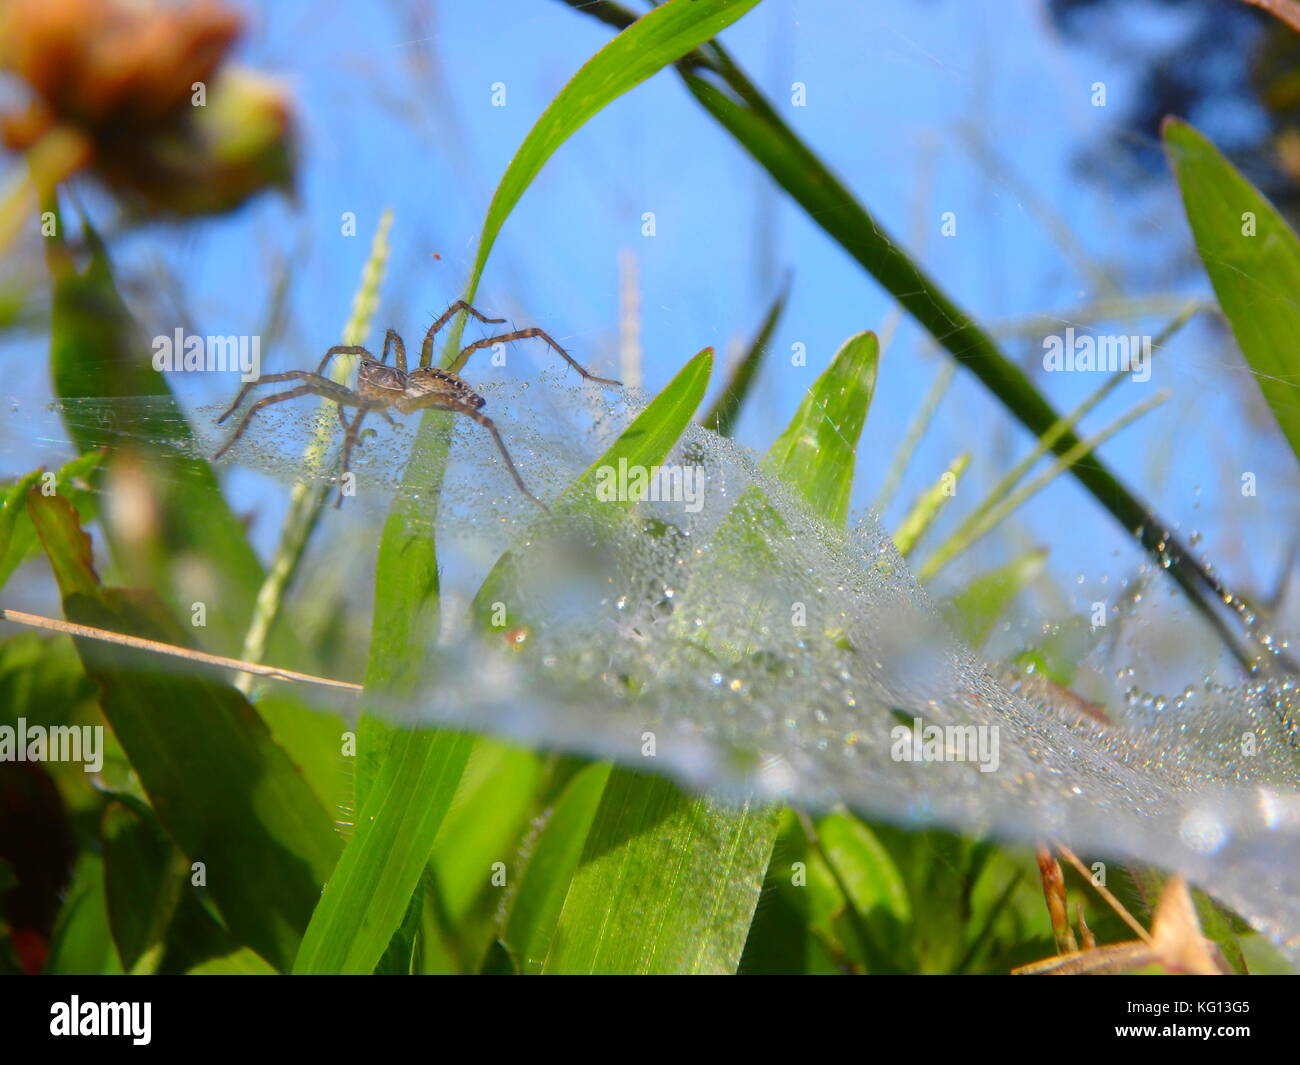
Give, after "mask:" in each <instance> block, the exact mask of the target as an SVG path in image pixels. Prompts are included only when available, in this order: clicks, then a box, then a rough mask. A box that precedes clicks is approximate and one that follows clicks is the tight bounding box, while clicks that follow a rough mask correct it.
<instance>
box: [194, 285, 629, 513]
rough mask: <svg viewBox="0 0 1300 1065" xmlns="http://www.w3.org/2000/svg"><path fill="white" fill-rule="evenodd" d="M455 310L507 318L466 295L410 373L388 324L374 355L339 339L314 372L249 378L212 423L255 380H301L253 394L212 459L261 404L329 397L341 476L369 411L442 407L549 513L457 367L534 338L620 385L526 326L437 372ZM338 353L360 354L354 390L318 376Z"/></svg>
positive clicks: (495, 321)
mask: <svg viewBox="0 0 1300 1065" xmlns="http://www.w3.org/2000/svg"><path fill="white" fill-rule="evenodd" d="M458 311H465V312H467V313H468V314H471V315H473V316H474V317H475V318H477V319H478V320H479V321H480V322H486V323H488V324H489V325H499V324H501V323H502V322H504V321H505V319H504V318H488V317H487V316H486V315H483V314H480V313H479V312H478V311H476V310H475V309H474V308H473V307H471V306H470V305H469V304H468V303H466V302H465V301H464V300H457V301H456V302H455V303H453V304H452V305H451V306H450V307H448V308H447V310H446V311H444V312H443V314H442V316H441V317H439V318H438V319H437V321H435V322H434V323H433V325H431V326H430V327H429V331H428V332H427V333H426V334H425V335H424V343H423V344H422V345H421V346H420V365H419V366H417V367H416V368H415V369H413V370H409V371H408V370H407V368H406V345H405V343H403V341H402V338H401V336H399V335H398V333H397V331H396V330H394V329H389V330H388V331H387V332H386V333H385V335H384V350H383V354H382V355H381V356H380V358H379V359H378V360H376V359H375V357H374V356H373V355H371V354H370V352H369V351H367V350H366V349H365V348H363V347H360V346H358V345H353V344H338V345H335V346H334V347H332V348H330V349H329V350H328V351H327V352H325V357H324V358H323V359H321V362H320V366H318V367H317V368H316V372H315V373H309V372H307V371H306V370H285V371H284V372H283V373H268V374H262V376H261V377H259V378H257V380H255V381H249V382H248V383H247V384H246V385H244V387H243V388H241V389H240V390H239V395H237V396H236V397H235V402H234V403H232V404H231V405H230V409H229V410H227V411H226V413H225V414H223V415H222V416H221V417H220V418H218V419H217V424H218V425H220V424H221V423H222V422H224V421H225V420H226V419H227V418H229V417H230V416H231V415H232V414H233V413H234V412H235V411H236V410H237V409H238V407H239V405H240V404H241V403H242V402H243V401H244V397H245V396H246V395H247V394H248V391H249V389H251V388H256V387H257V386H258V385H268V384H272V383H274V382H277V381H302V382H303V383H302V384H301V385H298V386H297V387H295V388H291V389H289V390H288V391H287V392H277V393H276V394H275V395H271V396H266V397H265V398H263V399H259V400H258V401H257V402H256V403H254V404H253V405H252V406H251V407H249V408H248V413H247V414H245V415H244V417H243V419H242V420H241V421H240V423H239V427H238V428H237V429H236V430H235V431H234V433H233V434H232V435H231V437H230V439H229V440H227V441H226V442H225V444H223V445H222V447H221V450H220V451H218V452H217V453H216V455H215V456H213V457H214V458H220V457H221V456H222V455H224V454H225V453H226V452H227V451H229V450H230V448H231V447H233V446H234V444H235V442H236V441H237V440H238V439H239V438H240V437H241V436H243V435H244V430H245V429H247V428H248V423H249V422H251V421H252V420H253V416H254V415H255V414H257V412H258V411H259V410H261V409H262V408H263V407H268V406H270V405H271V404H272V403H283V402H284V401H285V400H289V399H297V398H298V397H299V396H307V395H315V396H323V397H324V398H325V399H331V400H333V401H334V403H335V404H336V405H337V406H336V409H337V411H338V415H339V421H340V423H342V425H343V429H344V436H343V470H342V472H343V474H344V475H346V474H347V473H348V472H349V470H350V469H351V462H352V449H353V448H354V447H360V446H361V422H362V421H363V419H364V418H365V416H366V415H367V414H370V413H371V412H378V413H379V414H380V415H381V416H382V417H383V418H384V419H385V420H386V421H387V422H388V423H389V424H390V425H391V424H393V419H392V417H391V416H390V415H389V413H388V412H389V411H390V410H395V411H397V412H398V413H399V414H410V413H411V412H412V411H417V410H445V411H451V412H452V413H454V414H463V415H465V417H467V418H470V419H472V420H473V421H475V422H477V423H478V424H479V425H481V426H482V427H483V428H484V429H486V430H487V431H488V432H489V433H490V434H491V435H492V439H493V441H495V443H496V446H497V450H498V451H500V452H501V457H502V458H503V459H504V460H505V464H506V469H508V470H509V471H510V476H511V477H513V478H514V482H515V484H516V485H518V486H519V491H521V492H522V493H523V494H524V495H526V496H527V497H528V498H529V499H531V500H532V501H533V502H534V503H536V504H537V505H538V506H539V507H541V508H542V509H543V510H548V509H549V508H548V507H547V506H546V504H545V503H543V502H542V501H541V500H540V499H538V498H537V497H536V496H535V495H533V493H532V492H530V491H529V490H528V486H527V485H525V484H524V479H523V478H522V477H521V476H520V475H519V470H518V469H517V468H516V466H515V464H514V460H513V459H511V457H510V452H509V451H507V450H506V445H505V443H504V442H503V441H502V439H501V434H500V433H499V432H497V427H496V425H495V424H494V423H493V421H492V419H491V418H489V417H488V416H487V415H486V414H482V413H480V408H481V407H483V405H484V404H485V403H486V402H487V401H486V400H485V399H484V398H483V397H482V396H480V395H478V394H477V393H476V392H475V391H474V390H473V389H472V388H470V387H469V385H467V384H466V383H465V382H464V381H463V380H461V378H460V376H459V371H460V370H461V369H462V368H463V367H464V365H465V363H466V361H467V360H468V359H469V357H470V356H471V355H472V354H474V352H476V351H478V350H479V349H480V348H486V347H489V346H491V345H493V344H504V343H507V342H508V341H511V340H524V339H526V338H528V337H540V338H541V339H542V340H545V341H546V343H547V344H549V345H550V346H551V347H552V348H554V349H555V350H556V351H557V352H558V353H559V355H560V357H561V358H563V359H564V361H565V362H567V363H568V364H569V365H570V366H572V367H573V368H574V369H575V370H577V371H578V373H580V374H582V376H583V377H584V378H585V379H586V380H588V381H595V382H597V383H598V384H602V385H615V386H618V385H621V383H622V382H620V381H612V380H610V379H609V378H607V377H597V376H596V375H595V374H593V373H590V372H588V371H587V370H586V369H585V368H583V367H582V366H580V365H579V364H578V363H577V362H576V361H575V360H574V359H573V358H572V357H571V356H570V355H569V353H568V352H566V351H565V350H564V349H563V348H562V347H560V345H559V344H557V343H556V342H555V341H554V340H552V339H551V337H550V336H549V335H547V333H545V332H544V331H543V330H541V329H538V328H537V327H536V326H532V327H529V328H527V329H513V330H511V331H510V332H508V333H502V334H500V335H499V336H493V337H486V338H484V339H482V340H476V341H474V343H472V344H470V345H469V346H467V347H465V348H464V349H462V351H461V352H460V354H459V355H457V356H456V358H455V360H454V361H453V362H452V364H451V366H450V367H449V368H448V369H446V370H442V369H439V368H438V367H436V366H433V365H431V363H432V361H433V339H434V337H435V336H436V335H437V333H438V330H439V329H441V328H442V327H443V326H444V325H446V324H447V322H448V321H449V320H450V319H451V317H452V315H454V314H455V313H456V312H458ZM390 350H391V351H393V352H394V353H395V361H396V363H397V365H395V366H389V365H387V363H388V353H389V351H390ZM338 355H360V356H361V367H360V369H359V370H358V371H357V387H356V390H355V391H354V390H353V389H350V388H347V387H346V386H344V385H341V384H339V383H338V382H337V381H334V380H331V379H330V378H328V377H326V376H324V374H325V367H326V366H328V365H329V364H330V361H331V360H332V359H334V358H335V356H338ZM344 407H356V408H357V413H356V416H355V417H354V418H353V419H352V420H351V421H349V420H348V418H347V416H346V415H345V414H344V413H343V408H344ZM342 504H343V487H342V485H340V487H339V495H338V499H337V500H336V501H335V503H334V506H335V507H339V506H342Z"/></svg>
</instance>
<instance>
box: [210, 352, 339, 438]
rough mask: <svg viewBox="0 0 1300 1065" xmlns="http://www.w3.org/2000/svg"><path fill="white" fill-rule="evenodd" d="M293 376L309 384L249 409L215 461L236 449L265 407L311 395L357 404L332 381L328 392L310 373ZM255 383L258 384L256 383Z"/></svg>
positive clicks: (282, 393)
mask: <svg viewBox="0 0 1300 1065" xmlns="http://www.w3.org/2000/svg"><path fill="white" fill-rule="evenodd" d="M271 376H272V377H275V378H283V377H284V376H285V375H283V374H272V375H271ZM293 376H301V377H306V378H308V380H309V383H308V384H305V385H299V386H298V387H297V388H291V389H289V391H288V392H277V393H276V394H275V395H273V396H265V397H263V398H262V399H259V400H258V401H257V402H256V403H254V404H253V405H252V406H251V407H249V408H248V411H247V413H245V415H244V417H243V418H242V419H240V422H239V428H237V429H236V430H235V431H234V433H232V434H231V437H230V439H229V440H227V441H226V442H225V443H224V444H222V445H221V450H220V451H218V452H217V453H216V454H215V455H213V456H212V457H213V458H214V459H219V458H221V456H222V455H224V454H225V453H226V452H227V451H229V450H230V449H231V448H232V447H234V446H235V441H237V440H238V439H239V438H240V437H241V436H243V435H244V430H245V429H247V428H248V423H249V422H251V421H252V420H253V416H254V415H255V414H256V413H257V412H258V411H259V410H261V409H262V408H263V407H269V406H270V405H271V404H272V403H283V402H284V401H285V400H287V399H297V398H298V397H299V396H311V395H315V396H324V397H325V398H326V399H332V400H334V402H335V403H356V401H357V398H356V396H355V395H354V394H353V393H351V392H349V391H348V390H347V389H346V388H344V387H343V386H342V385H336V384H334V382H332V381H326V382H325V384H326V385H328V386H329V389H328V390H326V389H325V388H323V387H322V386H321V384H320V383H318V382H316V381H311V380H310V379H311V377H312V375H311V374H309V373H303V372H302V371H299V370H295V371H294V372H293ZM253 383H254V384H257V383H258V382H256V381H255V382H253ZM244 389H245V391H247V389H248V386H247V385H245V386H244ZM241 395H242V393H241ZM234 409H235V408H234V407H231V408H230V410H234ZM229 413H230V411H229V410H228V411H226V414H223V415H222V416H221V417H222V419H224V418H225V417H226V415H227V414H229Z"/></svg>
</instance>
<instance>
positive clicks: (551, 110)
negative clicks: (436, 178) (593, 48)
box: [457, 0, 758, 335]
mask: <svg viewBox="0 0 1300 1065" xmlns="http://www.w3.org/2000/svg"><path fill="white" fill-rule="evenodd" d="M757 4H758V0H669V2H668V3H665V4H660V5H659V6H658V7H656V8H655V9H654V10H652V11H649V12H647V13H646V14H645V15H643V16H642V17H641V18H639V19H637V20H636V21H635V22H634V23H632V25H630V26H629V27H628V28H627V29H626V30H624V31H623V32H622V33H620V34H619V35H618V36H617V37H615V38H614V39H613V40H612V41H610V42H609V43H608V44H607V45H605V47H604V48H602V49H601V50H600V51H599V52H597V53H596V54H595V55H594V56H592V57H591V59H589V60H588V61H587V62H586V63H585V64H584V65H583V67H582V69H581V70H579V71H578V72H577V73H576V74H575V75H574V76H573V78H572V79H571V80H570V81H569V83H568V84H567V85H565V86H564V88H563V89H561V90H560V93H559V95H558V96H556V97H555V99H554V100H552V101H551V103H550V105H549V106H548V107H547V108H546V110H545V111H543V112H542V116H541V118H539V119H538V120H537V122H536V123H535V124H534V125H533V128H532V129H531V130H529V132H528V136H527V137H525V138H524V142H523V144H521V145H520V146H519V150H518V151H517V152H515V156H514V158H513V159H511V160H510V165H509V167H507V168H506V172H505V175H504V176H503V177H502V178H501V183H500V184H499V185H498V186H497V190H496V194H495V195H494V196H493V197H492V203H491V205H490V206H489V207H488V213H487V219H486V220H485V221H484V223H483V232H482V235H481V236H480V237H479V244H478V253H477V254H476V255H475V257H474V269H473V271H472V272H471V273H470V278H469V283H468V285H466V288H465V299H466V300H468V301H469V302H471V303H472V302H473V299H474V294H475V292H477V291H478V283H479V278H480V277H481V276H482V274H483V267H484V266H485V265H486V264H487V259H488V255H489V254H490V253H491V251H492V245H493V244H495V243H496V239H497V236H498V235H499V234H500V232H501V227H502V226H503V225H505V221H506V219H507V218H508V217H509V216H510V212H511V211H513V210H514V208H515V204H517V203H518V202H519V198H520V197H521V196H523V194H524V192H525V190H526V189H527V188H528V186H529V185H530V184H532V181H533V179H534V178H535V177H536V176H537V175H538V173H540V172H541V169H542V167H543V166H545V165H546V161H547V160H548V159H550V158H551V156H552V155H554V154H555V152H556V150H557V149H558V148H559V147H560V145H561V144H563V143H564V142H565V141H566V140H568V139H569V137H571V136H572V135H573V134H574V133H575V132H576V131H577V130H578V129H580V128H581V127H582V126H583V125H584V124H585V123H586V122H587V120H588V119H590V118H591V117H592V116H593V115H595V114H596V113H597V112H598V111H600V110H601V108H603V107H605V106H606V105H607V104H609V103H610V102H611V101H613V100H616V99H617V98H618V97H620V96H622V95H623V93H625V92H627V91H628V90H629V89H633V88H635V87H636V86H637V85H640V84H641V82H643V81H645V80H646V79H647V78H649V77H651V76H652V75H654V74H657V73H658V72H659V71H660V70H662V69H663V68H664V67H666V66H670V65H672V64H673V63H675V62H677V60H679V59H681V57H682V56H684V55H686V54H687V53H688V52H691V51H693V50H694V49H695V48H696V47H698V46H699V45H700V44H702V43H703V42H704V41H707V40H708V39H709V38H710V37H712V36H714V35H715V34H717V33H721V32H722V31H723V30H724V29H726V28H727V27H728V26H730V25H731V24H732V23H733V22H735V21H736V20H737V19H739V18H740V17H741V16H742V15H744V14H745V13H746V12H748V11H749V10H750V9H751V8H753V7H755V6H756V5H757ZM457 335H458V334H457Z"/></svg>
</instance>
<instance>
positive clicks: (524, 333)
mask: <svg viewBox="0 0 1300 1065" xmlns="http://www.w3.org/2000/svg"><path fill="white" fill-rule="evenodd" d="M529 337H540V338H541V339H542V340H545V341H546V343H548V344H549V345H550V346H551V347H552V348H554V349H555V351H557V352H558V353H559V355H560V358H562V359H563V360H564V361H565V362H567V363H568V364H569V365H570V366H572V367H573V368H574V369H575V370H577V371H578V373H580V374H582V376H583V377H585V378H586V379H587V380H588V381H595V382H596V383H597V384H601V385H615V386H621V385H622V384H623V382H622V381H613V380H611V379H610V378H608V377H597V376H596V375H595V374H594V373H592V372H591V371H589V370H587V369H586V368H585V367H583V366H582V365H581V364H580V363H579V362H578V361H577V360H576V359H574V358H573V356H571V355H570V354H569V353H568V352H567V351H565V350H564V349H563V348H562V347H560V345H559V344H557V343H556V342H555V341H554V340H552V339H551V336H550V334H549V333H547V332H546V331H545V330H544V329H538V328H537V326H535V325H534V326H529V327H528V328H527V329H515V330H512V331H511V332H509V333H502V334H501V335H500V336H495V337H484V338H483V339H482V340H476V341H474V343H473V344H470V345H469V346H468V347H466V348H464V349H462V350H461V353H460V354H459V355H457V356H456V361H455V362H453V363H452V364H451V366H450V370H451V372H452V373H460V371H461V369H462V368H463V367H464V365H465V363H466V362H468V361H469V357H470V356H471V355H473V354H474V352H476V351H479V350H481V349H483V348H487V347H491V346H492V345H493V344H507V343H509V342H510V341H512V340H527V339H528V338H529Z"/></svg>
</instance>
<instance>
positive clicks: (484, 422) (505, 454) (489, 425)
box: [447, 407, 551, 514]
mask: <svg viewBox="0 0 1300 1065" xmlns="http://www.w3.org/2000/svg"><path fill="white" fill-rule="evenodd" d="M447 409H449V410H454V411H455V412H456V413H457V414H463V415H465V417H466V418H472V419H473V420H474V421H476V422H478V423H479V425H481V426H483V428H484V429H486V430H487V431H488V432H489V433H491V434H492V439H493V440H495V441H496V445H497V450H498V451H500V452H501V457H502V458H503V459H505V463H506V469H508V470H509V471H510V476H511V477H513V478H514V479H515V484H517V485H518V486H519V491H521V492H523V494H524V495H526V496H527V497H528V498H529V499H531V500H532V501H533V502H534V503H536V504H537V505H538V506H539V507H541V508H542V509H543V510H544V511H546V513H548V514H549V513H550V512H551V508H550V507H548V506H547V505H546V504H545V503H543V502H542V501H541V500H540V499H538V498H537V497H536V496H535V495H533V493H532V492H530V491H528V486H527V485H526V484H524V479H523V478H522V477H520V476H519V470H518V468H517V467H516V466H515V460H514V459H512V458H511V457H510V452H509V451H507V450H506V445H505V441H503V440H502V439H501V434H500V433H499V432H497V427H496V423H495V422H493V421H492V419H491V418H489V417H488V416H487V415H486V414H480V413H479V412H478V411H477V410H475V409H474V408H473V407H449V408H447Z"/></svg>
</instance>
